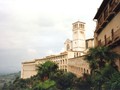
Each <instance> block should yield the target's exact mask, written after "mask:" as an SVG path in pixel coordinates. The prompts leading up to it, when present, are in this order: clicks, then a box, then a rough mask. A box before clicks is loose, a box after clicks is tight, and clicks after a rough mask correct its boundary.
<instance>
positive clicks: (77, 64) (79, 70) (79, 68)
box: [68, 55, 90, 77]
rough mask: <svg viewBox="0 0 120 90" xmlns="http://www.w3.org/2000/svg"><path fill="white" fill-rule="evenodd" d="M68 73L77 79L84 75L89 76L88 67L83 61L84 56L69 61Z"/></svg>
mask: <svg viewBox="0 0 120 90" xmlns="http://www.w3.org/2000/svg"><path fill="white" fill-rule="evenodd" d="M68 71H69V72H72V73H74V74H75V75H76V76H77V77H81V76H83V74H84V73H87V74H90V67H89V64H88V63H87V61H85V60H84V55H83V56H79V57H75V58H71V59H69V61H68Z"/></svg>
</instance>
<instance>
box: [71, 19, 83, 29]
mask: <svg viewBox="0 0 120 90" xmlns="http://www.w3.org/2000/svg"><path fill="white" fill-rule="evenodd" d="M84 24H85V23H84V22H81V21H77V22H75V23H73V24H72V25H73V31H75V30H83V31H84V26H85V25H84Z"/></svg>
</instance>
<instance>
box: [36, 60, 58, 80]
mask: <svg viewBox="0 0 120 90" xmlns="http://www.w3.org/2000/svg"><path fill="white" fill-rule="evenodd" d="M57 69H58V65H57V64H55V63H53V62H51V61H47V62H45V63H44V64H42V65H38V66H37V70H38V74H37V76H39V78H40V79H41V80H43V81H44V80H46V79H48V78H49V77H50V76H51V75H52V73H54V72H56V71H57Z"/></svg>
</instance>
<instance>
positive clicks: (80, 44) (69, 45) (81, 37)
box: [64, 21, 86, 52]
mask: <svg viewBox="0 0 120 90" xmlns="http://www.w3.org/2000/svg"><path fill="white" fill-rule="evenodd" d="M72 25H73V29H72V32H73V40H69V39H67V40H66V41H65V43H64V46H65V50H71V51H81V52H83V51H84V50H85V49H86V44H85V23H84V22H80V21H77V22H75V23H73V24H72Z"/></svg>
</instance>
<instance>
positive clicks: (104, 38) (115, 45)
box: [94, 0, 120, 70]
mask: <svg viewBox="0 0 120 90" xmlns="http://www.w3.org/2000/svg"><path fill="white" fill-rule="evenodd" d="M94 19H95V20H97V22H96V23H97V26H96V30H95V34H94V39H95V46H108V47H111V50H113V51H115V52H117V53H119V54H120V0H104V1H103V2H102V4H101V6H100V8H99V9H98V12H97V13H96V15H95V17H94ZM116 64H117V65H118V68H119V70H120V59H118V60H117V61H116Z"/></svg>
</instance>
